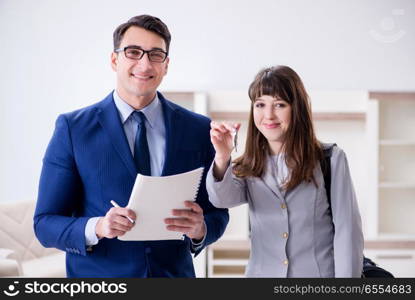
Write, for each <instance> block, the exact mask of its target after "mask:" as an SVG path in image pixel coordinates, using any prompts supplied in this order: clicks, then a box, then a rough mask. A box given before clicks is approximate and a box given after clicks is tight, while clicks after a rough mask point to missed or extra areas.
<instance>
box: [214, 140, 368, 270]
mask: <svg viewBox="0 0 415 300" xmlns="http://www.w3.org/2000/svg"><path fill="white" fill-rule="evenodd" d="M269 164H270V163H269ZM269 164H268V165H267V168H266V169H267V170H266V172H265V174H264V176H263V177H262V178H257V177H249V178H246V179H241V178H237V177H235V176H234V175H233V173H232V166H229V167H228V169H227V171H226V173H225V176H224V178H223V179H222V180H221V181H217V180H216V179H215V178H214V177H213V174H212V167H213V164H212V166H211V167H210V170H209V173H208V175H207V181H206V187H207V191H208V193H209V199H210V201H211V202H212V204H213V205H214V206H216V207H218V208H230V207H234V206H237V205H240V204H244V203H248V205H249V220H250V224H251V254H250V258H249V262H248V266H247V269H246V276H248V277H360V275H361V272H362V260H363V233H362V224H361V218H360V213H359V208H358V205H357V201H356V196H355V192H354V188H353V184H352V179H351V177H350V172H349V166H348V163H347V159H346V155H345V153H344V152H343V151H342V150H341V149H340V148H339V147H334V149H333V154H332V157H331V172H332V177H331V180H332V182H331V202H332V203H331V207H332V213H333V218H332V217H331V215H330V211H329V204H328V201H327V196H326V191H325V188H324V179H323V174H322V172H321V168H320V166H317V167H316V169H315V170H314V175H315V178H316V180H317V183H318V188H317V187H316V186H315V185H314V183H312V182H311V183H307V182H302V183H301V184H300V185H298V186H297V187H296V188H294V189H293V190H291V191H289V192H288V193H287V194H284V193H282V192H281V191H280V189H279V187H278V186H277V182H276V180H275V177H274V176H273V173H272V171H271V166H270V165H269Z"/></svg>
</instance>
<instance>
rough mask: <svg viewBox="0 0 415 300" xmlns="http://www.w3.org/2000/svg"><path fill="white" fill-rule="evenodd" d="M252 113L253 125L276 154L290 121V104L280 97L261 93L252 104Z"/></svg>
mask: <svg viewBox="0 0 415 300" xmlns="http://www.w3.org/2000/svg"><path fill="white" fill-rule="evenodd" d="M253 115H254V123H255V126H256V127H257V128H258V130H259V131H260V132H261V133H262V134H263V135H264V136H265V138H266V139H267V140H268V143H269V145H270V147H271V151H272V152H273V154H277V153H278V152H279V150H280V147H281V144H282V143H283V142H284V138H285V133H286V132H287V130H288V127H289V125H290V122H291V105H290V104H289V103H288V102H287V101H285V100H283V99H281V98H276V97H273V96H269V95H262V96H261V97H259V98H257V99H256V100H255V102H254V104H253Z"/></svg>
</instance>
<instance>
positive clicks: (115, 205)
mask: <svg viewBox="0 0 415 300" xmlns="http://www.w3.org/2000/svg"><path fill="white" fill-rule="evenodd" d="M110 202H111V204H112V206H114V207H120V206H119V205H118V204H117V202H115V201H114V200H111V201H110ZM126 218H127V219H128V220H129V221H130V222H131V223H133V224H134V223H135V222H134V220H133V219H131V218H130V217H128V216H126Z"/></svg>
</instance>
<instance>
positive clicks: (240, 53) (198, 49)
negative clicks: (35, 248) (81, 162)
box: [0, 0, 415, 201]
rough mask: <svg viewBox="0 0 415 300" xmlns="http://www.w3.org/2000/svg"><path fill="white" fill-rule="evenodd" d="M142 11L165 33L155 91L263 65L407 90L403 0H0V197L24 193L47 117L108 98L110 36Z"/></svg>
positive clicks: (332, 84)
mask: <svg viewBox="0 0 415 300" xmlns="http://www.w3.org/2000/svg"><path fill="white" fill-rule="evenodd" d="M142 13H149V14H154V15H157V16H159V17H160V18H161V19H162V20H164V21H165V22H166V23H167V24H168V26H169V28H170V30H171V32H172V35H173V41H172V45H171V64H170V70H169V74H168V76H167V77H166V79H165V81H164V83H163V85H162V88H163V89H165V90H188V91H190V90H202V91H210V90H245V89H246V88H247V86H248V84H249V82H250V81H251V80H252V78H253V76H254V74H255V73H256V72H257V71H258V70H259V68H261V67H263V66H269V65H273V64H287V65H290V66H292V67H293V68H294V69H295V70H297V71H298V73H299V74H300V75H301V76H302V77H303V79H304V82H305V84H306V87H307V88H310V89H314V90H333V89H334V90H367V89H372V90H373V89H376V90H414V89H415V59H414V53H415V37H414V29H415V18H414V15H415V1H412V0H406V1H405V0H396V1H389V0H380V1H376V0H372V1H370V0H359V1H357V0H354V1H346V0H344V1H330V0H316V1H307V0H290V1H288V0H286V1H282V0H269V1H267V0H257V1H226V0H221V1H219V0H215V1H190V0H189V1H185V0H179V1H133V0H126V1H103V0H89V1H81V0H70V1H69V0H61V1H56V0H37V1H33V0H0V37H1V46H0V58H1V64H2V69H1V73H0V91H1V92H0V103H1V108H2V109H1V112H0V130H1V131H0V140H1V147H0V165H1V171H0V201H5V200H12V201H14V200H19V199H27V198H31V199H34V198H35V197H36V193H37V182H38V178H39V172H40V167H41V158H42V156H43V153H44V151H45V148H46V145H47V142H48V140H49V138H50V136H51V134H52V130H53V126H54V120H55V119H56V117H57V115H58V113H61V112H65V111H69V110H73V109H76V108H79V107H82V106H85V105H88V104H91V103H93V102H95V101H98V100H100V99H101V98H103V97H104V96H105V95H106V94H107V93H109V92H110V90H111V89H112V88H113V83H114V75H113V73H112V71H111V69H110V66H109V55H110V52H111V46H112V32H113V30H114V28H115V27H116V26H117V25H118V24H120V23H122V22H124V21H126V20H127V19H128V18H129V17H131V16H133V15H138V14H142ZM388 39H389V40H388ZM393 39H395V40H393Z"/></svg>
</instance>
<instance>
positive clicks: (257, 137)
mask: <svg viewBox="0 0 415 300" xmlns="http://www.w3.org/2000/svg"><path fill="white" fill-rule="evenodd" d="M248 93H249V98H250V99H251V110H250V113H249V125H248V132H247V140H246V147H245V152H244V154H243V155H242V156H241V157H239V158H237V159H236V160H235V161H234V174H235V175H236V176H238V177H242V178H244V177H250V176H252V177H262V176H263V174H264V172H265V168H266V161H267V156H268V155H269V154H270V148H269V145H268V141H267V140H266V138H265V137H264V136H263V135H262V133H261V132H260V131H259V130H258V128H256V126H255V123H254V118H253V107H254V102H255V101H256V99H258V98H259V97H261V96H263V95H268V96H272V97H279V98H281V99H283V100H285V101H286V102H288V103H289V104H290V105H291V122H290V124H289V126H288V129H287V132H286V134H285V140H284V142H283V145H282V148H281V149H282V151H283V152H284V153H285V162H286V164H287V166H288V168H289V169H290V170H291V175H290V178H289V179H288V181H287V182H286V183H285V185H284V188H285V189H286V190H291V189H293V188H295V187H296V186H297V185H299V184H300V183H301V182H302V181H307V182H311V181H313V182H314V184H316V181H315V178H314V176H313V170H314V168H315V166H316V164H317V163H319V162H320V160H321V158H322V150H321V146H320V143H319V142H318V140H317V138H316V136H315V133H314V128H313V122H312V117H311V107H310V102H309V97H308V95H307V92H306V90H305V88H304V85H303V83H302V81H301V79H300V77H299V76H298V75H297V73H296V72H295V71H294V70H292V69H291V68H289V67H287V66H275V67H271V68H266V69H263V70H261V71H260V72H259V73H258V74H257V75H256V77H255V79H254V81H253V82H252V83H251V85H250V86H249V91H248Z"/></svg>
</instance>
